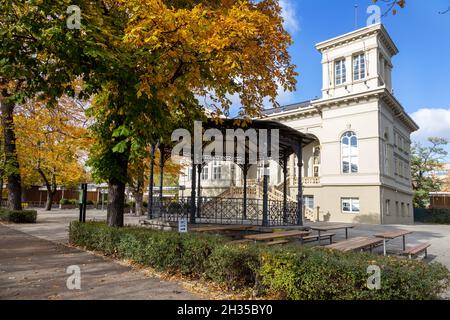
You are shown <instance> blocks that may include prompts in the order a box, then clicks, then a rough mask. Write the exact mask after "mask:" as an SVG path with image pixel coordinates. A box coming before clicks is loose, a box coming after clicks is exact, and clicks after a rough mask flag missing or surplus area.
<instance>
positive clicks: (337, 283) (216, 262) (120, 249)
mask: <svg viewBox="0 0 450 320" xmlns="http://www.w3.org/2000/svg"><path fill="white" fill-rule="evenodd" d="M69 232H70V237H69V239H70V242H71V243H72V244H76V245H79V246H83V247H86V248H88V249H91V250H98V251H102V252H104V253H105V254H108V255H114V256H117V257H120V258H126V259H130V260H132V261H134V262H136V263H139V264H141V265H144V266H150V267H153V268H155V269H157V270H162V271H168V272H179V273H181V274H184V275H188V276H191V277H193V278H201V277H202V278H206V279H210V280H213V281H215V282H217V283H220V284H224V285H226V286H227V287H228V288H233V289H235V288H249V287H250V288H251V287H253V288H257V289H258V291H259V292H262V293H266V294H270V295H271V296H277V297H279V298H282V299H309V300H317V299H332V300H337V299H346V300H350V299H359V300H362V299H383V300H387V299H436V298H439V296H440V294H441V293H443V292H445V290H446V289H448V287H449V285H450V273H449V271H448V270H447V269H446V267H445V266H443V265H442V264H439V263H430V264H427V263H425V262H422V261H415V260H407V259H399V258H396V257H384V256H380V255H376V254H366V253H341V252H338V251H330V250H326V249H323V248H320V249H317V248H310V247H304V246H296V245H291V246H284V247H278V248H269V247H266V246H263V245H254V244H245V245H242V244H241V245H238V244H230V243H227V242H228V241H229V239H227V238H225V237H220V236H214V235H207V234H197V233H188V234H179V233H177V232H167V231H160V230H149V229H144V228H137V227H125V228H111V227H108V226H106V224H104V223H101V222H89V223H80V222H78V221H74V222H72V223H71V225H70V229H69ZM370 265H376V266H379V267H380V269H381V289H380V290H369V289H368V288H367V279H368V277H369V275H370V274H368V273H367V268H368V266H370Z"/></svg>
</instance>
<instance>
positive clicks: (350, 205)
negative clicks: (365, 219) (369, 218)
mask: <svg viewBox="0 0 450 320" xmlns="http://www.w3.org/2000/svg"><path fill="white" fill-rule="evenodd" d="M341 204H342V205H341V207H342V212H344V213H359V211H360V208H359V198H342V199H341Z"/></svg>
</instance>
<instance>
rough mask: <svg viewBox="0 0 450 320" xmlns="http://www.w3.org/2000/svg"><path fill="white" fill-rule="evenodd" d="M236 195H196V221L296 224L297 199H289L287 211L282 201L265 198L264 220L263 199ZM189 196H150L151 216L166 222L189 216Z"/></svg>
mask: <svg viewBox="0 0 450 320" xmlns="http://www.w3.org/2000/svg"><path fill="white" fill-rule="evenodd" d="M246 207H247V210H246V214H244V200H243V199H238V198H221V197H197V198H196V213H195V222H196V223H202V224H250V225H266V226H289V225H296V224H297V221H298V220H297V203H294V202H291V201H288V202H287V204H286V211H285V210H284V206H283V201H277V200H270V199H269V200H268V208H267V221H264V215H263V200H262V199H247V203H246ZM190 210H191V197H177V198H163V199H162V202H161V201H160V199H159V198H154V200H153V211H152V212H153V217H154V218H160V219H162V220H164V221H167V222H177V221H178V220H179V219H181V218H189V217H190Z"/></svg>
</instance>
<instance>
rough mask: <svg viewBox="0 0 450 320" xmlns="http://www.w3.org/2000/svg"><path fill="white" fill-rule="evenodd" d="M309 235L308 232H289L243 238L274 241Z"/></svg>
mask: <svg viewBox="0 0 450 320" xmlns="http://www.w3.org/2000/svg"><path fill="white" fill-rule="evenodd" d="M309 233H310V232H309V231H299V230H291V231H282V232H271V233H259V234H251V235H246V236H244V238H245V239H249V240H254V241H270V240H274V239H282V238H292V237H302V236H306V235H308V234H309Z"/></svg>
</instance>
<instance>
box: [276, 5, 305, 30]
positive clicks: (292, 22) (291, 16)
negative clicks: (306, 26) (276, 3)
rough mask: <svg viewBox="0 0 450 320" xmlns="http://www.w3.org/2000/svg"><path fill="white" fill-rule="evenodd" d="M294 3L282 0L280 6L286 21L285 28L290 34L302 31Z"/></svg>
mask: <svg viewBox="0 0 450 320" xmlns="http://www.w3.org/2000/svg"><path fill="white" fill-rule="evenodd" d="M294 1H295V0H280V6H281V7H282V8H283V11H282V13H281V15H282V17H283V19H284V28H285V29H286V30H287V31H288V32H290V33H295V32H298V31H300V24H299V21H298V17H297V14H296V11H295V6H294Z"/></svg>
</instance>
